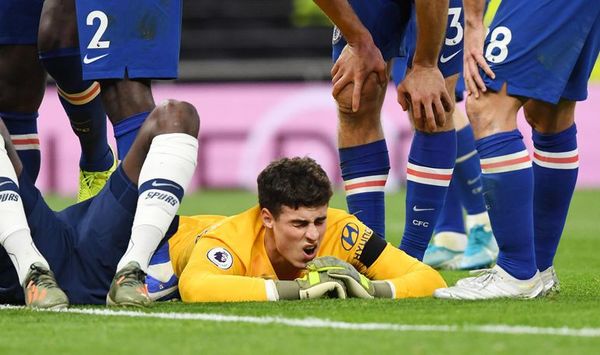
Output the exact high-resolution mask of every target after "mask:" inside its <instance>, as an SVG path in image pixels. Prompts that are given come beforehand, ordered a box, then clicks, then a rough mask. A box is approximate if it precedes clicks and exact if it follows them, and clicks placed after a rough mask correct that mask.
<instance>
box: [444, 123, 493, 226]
mask: <svg viewBox="0 0 600 355" xmlns="http://www.w3.org/2000/svg"><path fill="white" fill-rule="evenodd" d="M456 150H457V152H456V157H457V158H456V166H455V167H454V176H453V178H452V180H453V181H454V180H456V185H457V186H456V187H457V190H458V194H459V196H460V202H461V203H462V205H463V207H464V208H465V210H466V211H467V213H468V214H470V215H475V214H479V213H482V212H485V203H484V201H483V196H482V195H481V166H480V165H479V155H478V154H477V150H476V149H475V137H474V136H473V129H472V128H471V125H467V126H466V127H464V128H463V129H461V130H459V131H457V132H456Z"/></svg>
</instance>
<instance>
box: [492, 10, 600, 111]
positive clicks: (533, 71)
mask: <svg viewBox="0 0 600 355" xmlns="http://www.w3.org/2000/svg"><path fill="white" fill-rule="evenodd" d="M599 16H600V3H599V2H598V1H597V0H592V1H591V0H536V1H522V0H503V1H502V3H501V4H500V7H499V8H498V11H497V13H496V16H495V17H494V20H493V22H492V24H491V26H490V31H489V33H488V35H487V38H486V41H485V49H484V56H485V58H486V60H487V62H488V63H489V65H490V67H491V69H492V70H493V71H494V73H495V74H496V78H495V79H491V78H489V77H487V76H485V75H484V80H485V83H486V85H487V86H488V87H489V88H491V89H493V90H495V91H498V90H500V89H501V88H502V86H503V85H504V83H506V84H507V90H508V93H509V94H510V95H514V96H524V97H527V98H533V99H538V100H542V101H546V102H549V103H557V102H558V101H559V100H560V99H561V98H565V99H568V100H575V101H579V100H584V99H585V98H586V97H587V81H588V79H589V76H590V74H591V71H592V68H593V66H594V63H595V61H596V58H597V57H598V50H599V47H600V18H599Z"/></svg>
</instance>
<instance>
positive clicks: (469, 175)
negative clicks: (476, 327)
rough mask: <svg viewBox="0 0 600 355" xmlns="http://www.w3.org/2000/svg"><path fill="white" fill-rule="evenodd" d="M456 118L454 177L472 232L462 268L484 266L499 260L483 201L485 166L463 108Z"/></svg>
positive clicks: (469, 228)
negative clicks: (481, 162) (481, 160)
mask: <svg viewBox="0 0 600 355" xmlns="http://www.w3.org/2000/svg"><path fill="white" fill-rule="evenodd" d="M453 119H454V124H455V125H456V148H457V155H456V156H457V158H456V166H455V167H454V176H453V177H452V179H453V181H454V180H456V185H457V189H458V195H459V196H460V201H461V204H462V206H463V207H464V209H465V210H466V212H467V217H466V220H465V224H466V226H467V232H468V239H467V246H466V248H465V253H464V254H465V255H464V256H463V258H462V260H461V263H460V266H459V268H460V269H463V270H471V269H480V268H483V267H488V266H490V265H492V264H493V263H494V262H495V261H496V257H497V256H498V245H497V244H496V239H495V238H494V235H493V233H492V227H491V224H490V219H489V216H488V214H487V210H486V208H485V203H484V201H483V195H482V184H481V166H480V164H479V154H477V150H476V148H475V137H474V135H473V129H472V127H471V125H470V124H469V121H468V119H467V117H466V116H465V115H464V114H463V113H462V112H461V111H460V110H456V111H455V112H454V116H453Z"/></svg>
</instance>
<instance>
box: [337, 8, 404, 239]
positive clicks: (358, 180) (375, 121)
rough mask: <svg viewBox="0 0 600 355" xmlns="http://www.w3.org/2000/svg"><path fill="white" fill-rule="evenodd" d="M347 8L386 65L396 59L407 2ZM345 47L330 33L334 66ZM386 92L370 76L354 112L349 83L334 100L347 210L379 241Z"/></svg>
mask: <svg viewBox="0 0 600 355" xmlns="http://www.w3.org/2000/svg"><path fill="white" fill-rule="evenodd" d="M350 3H351V5H352V7H353V8H354V11H355V12H356V14H357V15H358V16H359V18H360V19H361V21H362V23H363V24H364V25H365V26H366V27H367V29H368V30H369V32H370V33H371V36H372V37H373V40H374V42H375V44H376V45H377V47H378V48H379V50H380V51H381V53H382V55H383V58H384V60H386V61H387V62H388V64H389V63H390V60H391V59H392V58H393V57H398V56H399V55H400V48H401V41H402V37H403V35H404V31H405V29H404V26H405V25H406V24H407V22H408V20H409V17H410V11H411V10H410V3H409V2H405V3H398V2H395V1H389V0H376V1H370V2H366V1H360V0H359V1H351V2H350ZM345 46H346V41H345V39H344V38H343V37H342V36H341V34H340V32H339V30H338V29H337V28H336V29H334V36H333V59H334V61H336V60H337V59H338V57H339V56H340V55H342V50H343V48H344V47H345ZM389 67H390V66H389V65H388V72H389ZM386 87H387V85H385V84H384V83H379V82H378V79H377V76H376V75H374V74H371V75H370V76H369V77H368V78H367V80H366V82H365V85H364V86H363V89H362V97H361V101H360V102H361V105H360V109H359V110H358V112H353V111H352V102H351V98H352V90H353V85H352V84H350V85H348V86H347V87H346V88H344V89H343V90H342V91H341V92H340V94H339V95H338V96H337V97H335V100H336V102H337V107H338V117H339V128H338V147H339V155H340V167H341V171H342V178H343V179H344V184H345V190H346V202H347V204H348V210H349V212H350V213H352V214H355V215H356V216H357V217H358V218H359V219H360V220H361V221H362V222H363V223H365V224H366V225H367V226H369V228H371V229H373V231H374V232H375V233H377V235H379V236H380V237H381V238H385V201H384V188H385V183H386V181H387V176H388V172H389V169H390V161H389V155H388V149H387V144H386V141H385V137H384V135H383V129H382V126H381V117H380V116H381V107H382V105H383V100H384V97H385V91H386Z"/></svg>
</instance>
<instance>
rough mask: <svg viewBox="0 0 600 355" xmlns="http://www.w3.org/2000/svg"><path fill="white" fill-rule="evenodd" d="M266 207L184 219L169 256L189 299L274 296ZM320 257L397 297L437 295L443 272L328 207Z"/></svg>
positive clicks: (188, 300)
mask: <svg viewBox="0 0 600 355" xmlns="http://www.w3.org/2000/svg"><path fill="white" fill-rule="evenodd" d="M264 238H265V227H264V226H263V224H262V220H261V218H260V208H259V207H258V206H256V207H253V208H251V209H249V210H247V211H245V212H243V213H240V214H238V215H235V216H231V217H223V216H205V215H200V216H191V217H180V219H179V227H178V229H177V232H176V233H175V234H174V235H173V236H172V237H171V238H170V239H169V256H170V259H171V264H172V266H173V270H174V272H175V275H176V276H177V277H178V278H179V292H180V295H181V298H182V300H183V301H184V302H211V301H214V302H226V301H265V300H268V296H267V286H266V282H265V280H266V279H272V280H277V274H276V273H275V270H274V269H273V266H272V265H271V262H270V260H269V257H268V256H267V252H266V250H265V240H264ZM318 256H335V257H337V258H339V259H342V260H344V261H347V262H348V263H350V264H352V265H353V266H355V267H356V268H357V269H358V270H359V271H360V272H361V273H363V274H364V275H365V276H367V277H368V278H370V279H372V280H388V281H390V282H392V283H393V285H394V287H395V296H396V298H405V297H423V296H431V294H432V293H433V291H434V290H435V289H436V288H440V287H445V286H446V284H445V282H444V280H443V279H442V277H441V276H440V274H439V273H438V272H437V271H435V270H433V269H432V268H430V267H429V266H427V265H425V264H423V263H421V262H419V261H418V260H416V259H414V258H412V257H410V256H408V255H407V254H405V253H404V252H403V251H400V250H399V249H397V248H396V247H394V246H392V245H391V244H388V243H386V242H385V241H383V240H382V239H381V238H379V237H378V236H376V235H373V232H372V230H371V229H369V228H368V227H367V226H365V225H364V224H363V223H362V222H360V221H359V220H358V219H357V218H356V217H355V216H353V215H351V214H348V213H347V212H345V211H342V210H338V209H333V208H330V209H328V212H327V229H326V232H325V235H324V236H323V239H322V241H321V245H320V248H319V250H318Z"/></svg>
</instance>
